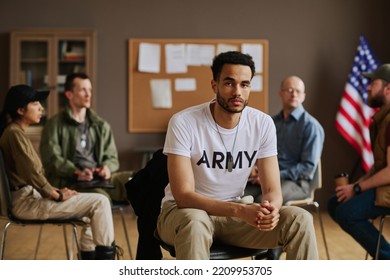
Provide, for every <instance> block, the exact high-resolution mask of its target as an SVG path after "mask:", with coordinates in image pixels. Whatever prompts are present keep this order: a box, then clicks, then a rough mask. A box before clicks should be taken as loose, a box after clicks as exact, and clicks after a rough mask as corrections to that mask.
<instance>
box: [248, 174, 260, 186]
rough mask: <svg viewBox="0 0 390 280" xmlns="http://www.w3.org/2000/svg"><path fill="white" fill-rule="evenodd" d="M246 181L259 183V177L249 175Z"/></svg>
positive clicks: (254, 183)
mask: <svg viewBox="0 0 390 280" xmlns="http://www.w3.org/2000/svg"><path fill="white" fill-rule="evenodd" d="M248 182H249V183H251V184H253V185H260V177H259V176H255V177H249V179H248Z"/></svg>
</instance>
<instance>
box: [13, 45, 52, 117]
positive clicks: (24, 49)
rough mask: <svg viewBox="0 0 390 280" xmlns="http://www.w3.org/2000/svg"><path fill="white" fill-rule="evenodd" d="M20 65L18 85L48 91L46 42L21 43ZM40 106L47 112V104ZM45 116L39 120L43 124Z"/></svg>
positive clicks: (47, 48)
mask: <svg viewBox="0 0 390 280" xmlns="http://www.w3.org/2000/svg"><path fill="white" fill-rule="evenodd" d="M20 52H21V53H20V65H19V77H18V83H20V84H27V85H29V86H31V87H33V88H35V89H36V90H49V84H48V68H49V64H48V61H49V59H48V55H49V44H48V42H47V41H21V42H20ZM42 105H43V106H44V108H45V112H47V102H46V101H43V102H42ZM46 118H47V116H46V114H45V115H44V116H43V117H42V118H41V123H45V121H46Z"/></svg>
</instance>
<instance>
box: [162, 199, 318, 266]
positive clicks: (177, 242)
mask: <svg viewBox="0 0 390 280" xmlns="http://www.w3.org/2000/svg"><path fill="white" fill-rule="evenodd" d="M157 231H158V234H159V236H160V238H161V239H162V240H164V242H166V243H167V244H170V245H173V246H175V250H176V258H177V259H182V260H195V259H199V260H201V259H203V260H204V259H209V258H210V249H209V248H210V246H211V244H212V242H213V239H218V240H220V241H222V242H225V243H228V244H232V245H235V246H240V247H248V248H260V249H267V248H276V247H283V250H284V251H285V252H286V253H287V256H286V258H287V259H293V260H317V259H318V251H317V242H316V236H315V231H314V226H313V217H312V215H311V214H310V213H309V212H308V211H306V210H304V209H302V208H300V207H295V206H283V207H282V208H281V209H280V220H279V224H278V225H277V226H276V228H275V229H274V230H272V231H268V232H265V231H260V230H258V229H257V228H255V227H252V226H250V225H248V224H247V223H245V222H244V221H243V220H241V219H238V218H232V217H216V216H209V215H208V214H207V213H206V212H205V211H203V210H199V209H193V208H183V209H179V208H177V205H176V203H175V202H173V201H168V202H165V203H164V205H163V207H162V210H161V214H160V216H159V218H158V222H157Z"/></svg>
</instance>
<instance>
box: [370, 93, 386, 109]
mask: <svg viewBox="0 0 390 280" xmlns="http://www.w3.org/2000/svg"><path fill="white" fill-rule="evenodd" d="M367 104H368V106H370V107H371V108H380V107H382V106H383V105H384V104H385V96H384V94H383V91H382V93H381V94H378V95H376V96H372V97H371V96H369V97H368V100H367Z"/></svg>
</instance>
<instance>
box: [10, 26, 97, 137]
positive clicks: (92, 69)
mask: <svg viewBox="0 0 390 280" xmlns="http://www.w3.org/2000/svg"><path fill="white" fill-rule="evenodd" d="M10 43H11V46H10V51H11V56H10V85H15V84H28V85H30V86H32V87H34V88H35V89H37V90H50V95H49V97H48V99H47V100H46V102H45V104H43V106H44V107H45V116H44V117H43V118H42V120H41V123H40V124H39V125H36V126H32V127H31V128H30V130H29V132H28V134H29V135H30V136H31V139H32V140H33V142H34V144H35V145H37V144H38V143H39V139H40V133H41V130H42V126H43V125H44V124H45V121H46V119H47V118H50V117H51V116H53V115H55V114H56V113H57V112H59V111H60V110H62V109H63V108H64V106H65V104H66V97H65V96H64V82H65V77H66V75H68V74H70V73H72V72H84V73H87V74H88V75H89V76H90V78H91V81H92V86H93V89H94V94H93V95H92V107H95V104H96V100H95V98H96V84H95V75H96V32H95V31H94V30H86V29H22V30H15V31H13V32H11V38H10Z"/></svg>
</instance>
